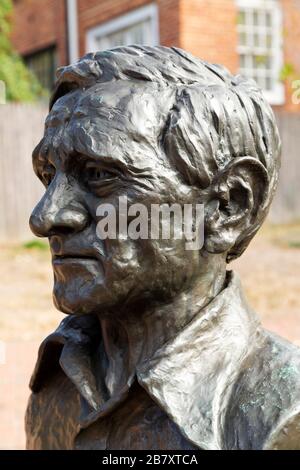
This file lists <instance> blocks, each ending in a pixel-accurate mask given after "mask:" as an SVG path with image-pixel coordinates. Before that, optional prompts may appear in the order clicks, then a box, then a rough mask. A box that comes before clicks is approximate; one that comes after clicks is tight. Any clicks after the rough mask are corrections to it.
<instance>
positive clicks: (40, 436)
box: [26, 46, 300, 449]
mask: <svg viewBox="0 0 300 470" xmlns="http://www.w3.org/2000/svg"><path fill="white" fill-rule="evenodd" d="M50 107H51V109H50V113H49V116H48V118H47V120H46V128H45V135H44V137H43V139H42V141H41V142H40V144H39V145H38V146H37V148H36V149H35V151H34V153H33V163H34V169H35V172H36V173H37V175H38V176H39V177H40V179H41V180H42V181H43V182H44V184H45V186H46V192H45V195H44V197H43V198H42V199H41V201H40V202H39V204H38V205H37V207H36V208H35V209H34V211H33V213H32V216H31V219H30V224H31V228H32V230H33V231H34V233H35V234H36V235H38V236H44V237H48V238H49V243H50V248H51V252H52V255H53V270H54V302H55V304H56V306H57V307H58V308H59V309H60V310H61V311H63V312H65V313H67V314H69V316H68V317H67V318H66V319H65V320H64V321H63V322H62V324H61V325H60V327H59V328H58V330H57V331H56V332H55V333H53V334H52V335H50V336H49V337H48V338H47V339H46V340H45V341H44V343H43V344H42V345H41V348H40V352H39V359H38V362H37V365H36V369H35V372H34V374H33V377H32V381H31V388H32V395H31V398H30V401H29V405H28V409H27V414H26V430H27V446H28V448H29V449H65V448H68V449H73V448H80V449H195V448H201V449H268V448H300V438H299V436H300V427H299V409H300V390H299V382H300V353H299V349H297V348H296V347H295V346H293V345H291V344H289V343H288V342H285V341H283V340H281V339H280V338H277V337H275V336H274V335H272V334H271V333H268V332H266V331H264V330H263V329H262V327H261V326H260V323H259V321H258V320H257V318H256V316H255V314H254V313H253V312H252V311H251V310H250V309H249V307H248V306H247V304H246V302H245V300H244V298H243V294H242V290H241V287H240V284H239V281H238V279H237V278H236V276H235V275H234V274H233V273H232V272H230V271H226V266H227V263H228V262H230V260H232V259H234V258H235V257H237V256H239V255H240V254H241V253H242V252H243V251H244V249H245V248H246V247H247V245H248V243H249V242H250V240H251V238H252V237H253V236H254V235H255V233H256V231H257V230H258V229H259V227H260V226H261V224H262V222H263V220H264V218H265V216H266V214H267V211H268V208H269V206H270V203H271V200H272V197H273V194H274V191H275V188H276V184H277V179H278V169H279V164H280V162H279V159H280V140H279V136H278V131H277V127H276V124H275V120H274V116H273V113H272V110H271V108H270V107H269V105H268V104H267V103H266V102H265V101H264V99H263V97H262V94H261V92H260V90H258V89H257V88H256V85H255V83H254V82H252V81H247V80H246V79H243V78H241V77H233V76H232V75H230V74H229V72H228V71H226V70H225V69H224V68H222V67H219V66H216V65H211V64H207V63H205V62H202V61H201V60H199V59H196V58H194V57H193V56H191V55H189V54H187V53H185V52H184V51H182V50H180V49H176V48H165V47H142V46H129V47H121V48H115V49H113V50H111V51H105V52H100V53H97V54H89V55H87V56H85V57H83V58H82V59H81V60H80V61H79V62H77V63H75V64H74V65H70V66H68V67H65V68H63V69H61V70H60V72H59V76H58V80H57V85H56V89H55V91H54V94H53V97H52V100H51V106H50ZM119 196H126V197H127V198H128V200H129V201H130V203H142V204H143V205H144V206H145V207H150V205H151V204H153V203H155V204H169V205H170V204H172V203H174V202H176V203H178V204H180V206H183V205H184V204H190V203H192V204H194V203H202V204H204V208H205V220H204V224H205V239H204V246H203V247H202V248H201V249H199V250H197V251H196V250H191V251H189V250H186V249H185V243H184V240H183V239H175V238H170V239H160V240H152V239H143V240H142V239H136V240H134V239H131V238H130V237H128V238H125V239H124V238H123V237H117V238H116V239H114V240H113V239H107V240H105V241H103V240H101V239H99V238H98V237H97V231H96V226H97V218H96V211H97V207H98V206H99V204H101V203H108V202H109V203H110V204H112V205H114V206H116V208H117V202H118V197H119Z"/></svg>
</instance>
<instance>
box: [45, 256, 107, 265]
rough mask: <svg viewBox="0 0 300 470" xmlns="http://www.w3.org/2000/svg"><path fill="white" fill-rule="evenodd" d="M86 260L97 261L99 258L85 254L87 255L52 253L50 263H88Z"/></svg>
mask: <svg viewBox="0 0 300 470" xmlns="http://www.w3.org/2000/svg"><path fill="white" fill-rule="evenodd" d="M88 262H97V263H99V259H98V258H96V256H87V255H78V254H77V255H73V254H72V255H53V257H52V263H53V264H68V263H71V264H72V263H88Z"/></svg>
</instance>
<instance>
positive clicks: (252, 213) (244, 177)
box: [204, 157, 269, 253]
mask: <svg viewBox="0 0 300 470" xmlns="http://www.w3.org/2000/svg"><path fill="white" fill-rule="evenodd" d="M268 188H269V179H268V174H267V171H266V169H265V167H264V166H263V164H262V163H261V162H260V161H259V160H256V159H255V158H252V157H239V158H235V159H234V160H233V161H232V162H231V163H230V164H229V165H227V167H226V168H224V169H223V170H222V171H220V172H219V173H218V174H217V175H216V177H215V178H214V181H213V182H212V184H211V185H210V188H209V189H208V192H207V200H206V207H205V240H204V246H205V249H206V250H207V251H208V252H210V253H224V252H227V251H228V250H230V249H231V248H232V247H233V246H234V245H235V244H236V242H237V241H238V239H240V238H241V237H243V236H244V235H245V236H246V235H247V233H248V232H249V229H253V226H254V224H255V223H256V222H257V221H258V220H260V217H259V216H260V213H262V212H263V210H264V208H265V204H266V203H267V196H268Z"/></svg>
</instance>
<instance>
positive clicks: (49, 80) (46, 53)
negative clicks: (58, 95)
mask: <svg viewBox="0 0 300 470" xmlns="http://www.w3.org/2000/svg"><path fill="white" fill-rule="evenodd" d="M24 62H25V64H26V65H27V67H28V68H29V69H30V70H31V71H32V72H33V73H34V74H35V76H36V77H37V79H38V80H39V82H40V84H41V85H42V87H43V88H45V89H46V90H49V91H51V90H52V88H53V85H54V81H55V70H56V51H55V48H54V47H52V48H49V49H45V50H43V51H40V52H36V53H34V54H31V55H28V56H26V57H25V58H24Z"/></svg>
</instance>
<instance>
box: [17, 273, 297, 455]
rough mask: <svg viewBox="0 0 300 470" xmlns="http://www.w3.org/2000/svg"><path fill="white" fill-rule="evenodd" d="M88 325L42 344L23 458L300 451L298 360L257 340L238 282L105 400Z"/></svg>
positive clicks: (76, 322)
mask: <svg viewBox="0 0 300 470" xmlns="http://www.w3.org/2000/svg"><path fill="white" fill-rule="evenodd" d="M104 354H105V353H104V349H103V345H102V339H101V334H100V331H99V326H98V323H97V322H96V320H95V318H94V317H93V316H84V317H68V318H66V319H65V320H63V322H62V323H61V325H60V326H59V328H58V329H57V330H56V332H55V333H53V334H52V335H50V336H49V337H48V338H46V340H45V341H44V342H43V343H42V345H41V347H40V350H39V357H38V361H37V365H36V368H35V371H34V373H33V377H32V380H31V388H32V395H31V398H30V401H29V404H28V408H27V414H26V433H27V447H28V449H107V450H113V449H146V450H148V449H164V450H169V449H170V450H184V449H270V448H272V449H273V448H280V449H286V448H287V449H289V448H296V449H300V351H299V349H298V348H297V347H296V346H294V345H292V344H290V343H288V342H287V341H285V340H282V339H281V338H279V337H277V336H276V335H273V334H272V333H269V332H267V331H265V330H264V329H263V328H262V326H261V324H260V322H259V320H258V318H257V316H256V314H255V313H254V312H253V311H252V310H251V309H250V308H249V307H248V305H247V303H246V301H245V299H244V296H243V292H242V288H241V285H240V282H239V279H238V277H237V276H236V275H235V274H234V273H232V272H229V274H228V284H227V286H226V288H225V289H224V290H223V291H222V292H220V294H219V295H218V296H216V297H215V299H213V301H211V302H210V304H209V305H207V306H206V307H205V308H204V309H202V310H201V312H199V315H196V316H195V317H194V319H193V320H192V321H191V322H190V323H189V324H188V325H187V326H186V327H185V328H184V329H183V330H182V331H181V332H180V333H179V334H178V336H177V337H176V338H175V339H173V340H171V341H169V342H167V343H166V344H164V345H163V346H162V347H161V348H160V349H158V350H157V351H156V352H155V353H154V355H153V356H152V357H149V358H147V360H145V361H144V363H142V364H140V365H139V367H138V370H137V371H136V375H135V376H134V377H131V378H130V380H129V381H128V383H127V384H126V385H125V386H124V388H123V389H121V390H119V391H118V393H115V394H114V395H113V396H109V394H108V393H107V390H106V389H105V387H104V379H103V377H104V374H105V371H104V370H103V364H105V361H101V357H103V355H104Z"/></svg>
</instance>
